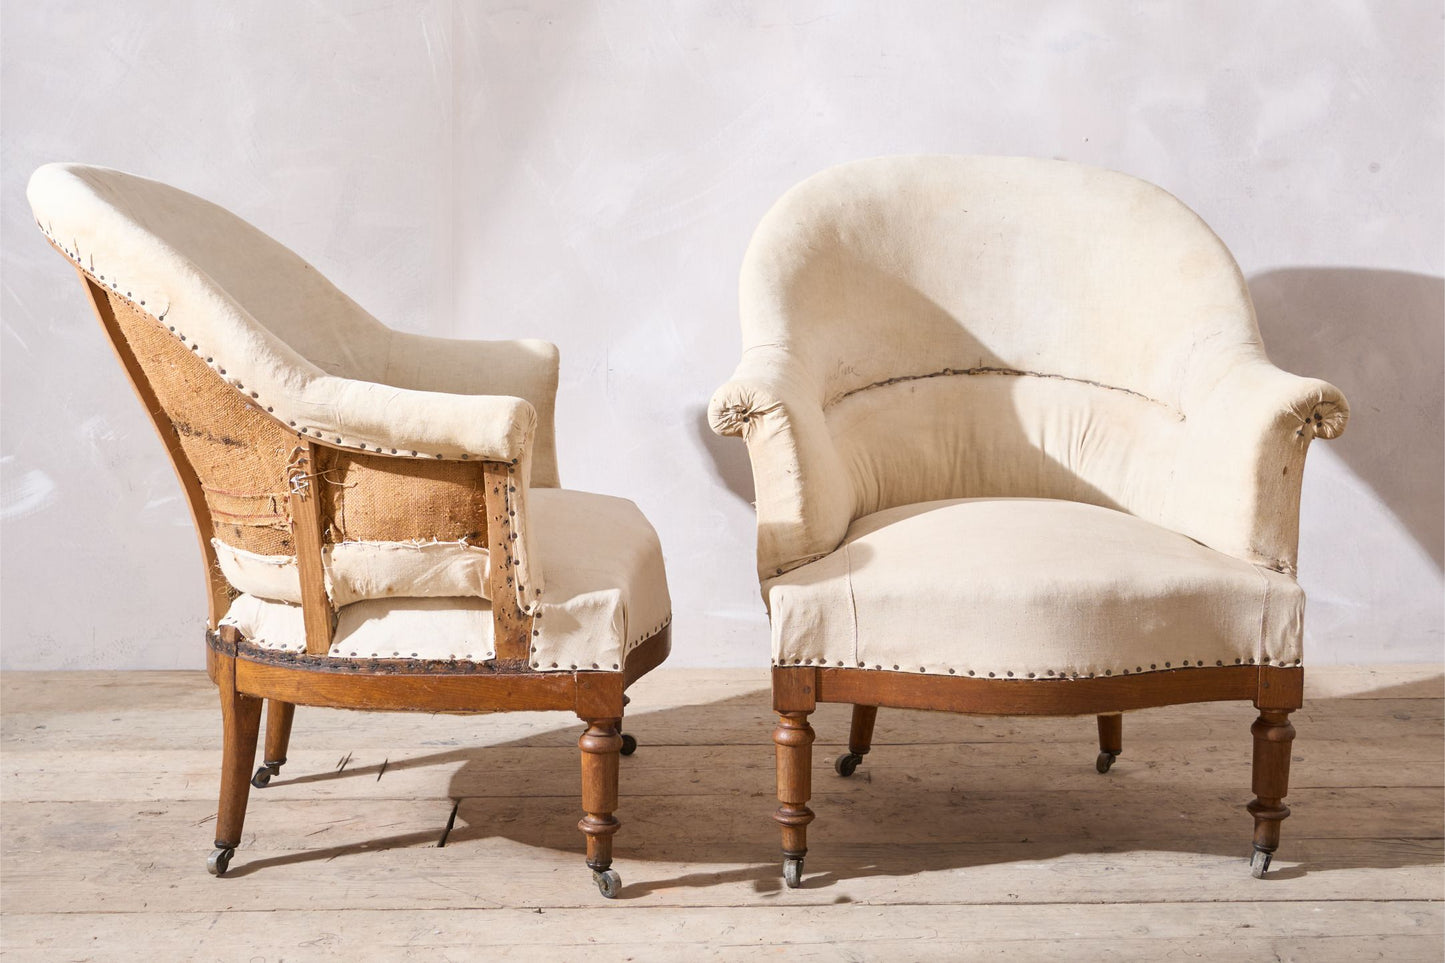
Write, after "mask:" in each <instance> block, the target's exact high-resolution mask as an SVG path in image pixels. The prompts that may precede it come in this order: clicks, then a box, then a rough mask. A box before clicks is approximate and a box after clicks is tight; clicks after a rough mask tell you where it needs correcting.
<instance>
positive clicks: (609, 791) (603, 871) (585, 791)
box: [577, 719, 622, 899]
mask: <svg viewBox="0 0 1445 963" xmlns="http://www.w3.org/2000/svg"><path fill="white" fill-rule="evenodd" d="M621 722H622V720H621V719H589V720H587V731H586V732H584V733H582V737H581V738H580V739H578V740H577V748H579V749H581V750H582V811H583V814H584V815H583V816H582V821H581V822H579V823H578V824H577V828H578V829H580V830H582V832H583V833H585V834H586V836H587V866H588V867H589V868H590V869H591V870H592V878H593V879H594V880H595V881H596V883H597V888H598V890H600V891H601V893H602V895H603V896H605V897H607V898H608V899H613V898H615V897H616V896H617V893H618V891H619V890H620V889H621V888H622V878H621V877H620V876H618V875H617V872H616V870H614V869H612V837H613V835H614V834H615V833H616V832H617V830H618V828H619V827H620V826H621V823H619V822H618V821H617V817H616V816H614V815H612V814H613V812H614V811H616V809H617V767H618V760H619V759H620V758H621V751H622V736H621V734H620V733H619V732H618V727H619V725H620V723H621Z"/></svg>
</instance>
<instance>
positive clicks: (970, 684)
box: [773, 665, 1304, 886]
mask: <svg viewBox="0 0 1445 963" xmlns="http://www.w3.org/2000/svg"><path fill="white" fill-rule="evenodd" d="M1303 699H1304V669H1303V668H1299V667H1285V668H1281V667H1275V666H1267V665H1230V666H1210V667H1196V668H1188V669H1174V670H1169V671H1162V672H1149V673H1144V674H1141V675H1130V676H1107V677H1097V676H1096V677H1094V678H1086V679H1072V678H1069V679H1064V678H1060V679H1023V680H1015V679H977V678H955V677H950V676H929V675H911V674H907V673H900V672H887V671H878V670H868V669H850V668H826V667H818V666H812V667H810V666H786V667H783V666H779V667H777V668H774V669H773V710H774V711H775V712H777V713H778V725H777V728H775V729H774V730H773V742H774V743H775V746H776V753H777V766H778V809H777V812H776V813H774V815H773V818H774V820H775V821H777V823H778V824H779V825H780V826H781V827H782V836H783V876H784V879H785V880H786V881H787V883H788V885H789V886H798V885H800V884H801V880H802V872H803V858H804V857H805V856H806V855H807V852H808V841H807V840H808V837H807V833H808V824H809V823H811V822H812V821H813V817H814V814H813V811H812V810H811V809H809V808H808V800H809V798H810V797H811V796H812V771H813V770H812V764H813V758H812V757H813V749H812V747H813V740H814V734H813V728H812V726H810V725H809V724H808V716H809V714H810V713H812V712H813V710H814V709H815V708H816V707H817V704H818V703H819V702H841V703H850V704H852V706H853V719H852V728H851V731H850V733H849V739H848V750H849V751H848V753H847V754H845V755H843V756H841V757H839V759H838V760H837V763H836V764H835V769H836V771H837V772H838V774H839V775H840V776H849V775H852V773H853V772H854V770H855V769H856V768H857V766H858V763H859V762H860V761H861V759H862V757H863V756H864V755H866V754H867V752H868V750H869V748H871V743H872V739H873V724H874V719H875V717H876V716H877V713H878V708H879V707H880V706H887V707H890V708H897V709H933V710H939V711H944V712H958V713H964V714H968V715H990V716H993V715H997V716H1018V715H1037V716H1078V715H1096V716H1098V724H1099V757H1098V760H1097V763H1096V767H1097V769H1098V771H1099V772H1100V773H1104V772H1107V771H1108V770H1109V768H1110V766H1111V765H1112V764H1113V761H1114V758H1115V757H1117V756H1118V755H1119V753H1120V752H1121V751H1122V749H1123V743H1122V721H1121V713H1123V712H1127V711H1130V710H1133V709H1148V708H1153V707H1156V706H1170V705H1181V704H1184V703H1190V702H1228V701H1235V700H1241V701H1249V702H1251V703H1253V704H1254V706H1255V708H1257V709H1258V710H1259V717H1258V719H1256V720H1255V722H1254V725H1253V726H1252V727H1251V728H1250V732H1251V733H1252V734H1253V736H1254V760H1253V778H1252V788H1253V791H1254V794H1255V798H1254V799H1253V800H1252V801H1251V802H1250V803H1249V804H1248V806H1246V810H1247V811H1248V812H1249V813H1250V815H1252V816H1253V817H1254V850H1253V854H1252V855H1251V858H1250V865H1251V870H1252V872H1253V874H1254V875H1255V876H1256V877H1261V876H1263V875H1264V873H1265V871H1266V870H1267V869H1268V868H1269V863H1270V859H1271V858H1272V856H1273V854H1274V852H1275V850H1276V849H1277V848H1278V847H1279V831H1280V823H1281V822H1282V821H1283V820H1284V819H1285V817H1287V816H1288V815H1289V807H1288V806H1286V805H1285V804H1284V797H1285V795H1286V794H1287V793H1288V791H1289V762H1290V746H1291V743H1292V742H1293V741H1294V735H1295V731H1294V726H1293V725H1292V724H1291V723H1290V721H1289V715H1290V713H1291V712H1293V711H1294V710H1295V709H1298V708H1299V707H1300V705H1301V704H1302V703H1303Z"/></svg>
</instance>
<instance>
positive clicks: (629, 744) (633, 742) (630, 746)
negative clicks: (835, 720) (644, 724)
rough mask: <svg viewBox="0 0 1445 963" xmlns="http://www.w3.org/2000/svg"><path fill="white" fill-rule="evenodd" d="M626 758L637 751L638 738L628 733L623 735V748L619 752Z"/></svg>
mask: <svg viewBox="0 0 1445 963" xmlns="http://www.w3.org/2000/svg"><path fill="white" fill-rule="evenodd" d="M617 751H618V752H620V753H622V754H623V755H624V756H630V755H632V754H633V753H634V752H636V751H637V737H636V736H634V735H630V734H628V733H626V732H624V733H623V734H622V748H621V749H619V750H617Z"/></svg>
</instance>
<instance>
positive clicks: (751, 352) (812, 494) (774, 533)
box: [708, 346, 854, 581]
mask: <svg viewBox="0 0 1445 963" xmlns="http://www.w3.org/2000/svg"><path fill="white" fill-rule="evenodd" d="M708 421H709V424H710V425H711V426H712V430H713V431H715V432H716V433H718V434H719V435H725V436H734V437H741V438H743V439H744V440H745V441H746V442H747V446H748V456H749V459H750V460H751V462H752V468H753V485H754V488H755V490H756V497H757V510H758V576H759V578H760V579H761V580H763V581H766V580H768V579H770V578H775V577H777V576H778V575H781V574H783V573H784V572H787V571H789V570H790V569H794V568H797V567H798V566H799V565H803V564H805V563H807V562H810V561H812V560H813V559H815V558H818V557H820V556H822V555H826V554H827V553H829V552H831V551H833V550H834V549H836V548H837V547H838V546H839V545H840V544H841V543H842V541H843V536H844V535H845V534H846V533H847V531H848V524H849V523H850V522H851V521H852V520H853V501H854V499H853V489H852V485H851V483H850V482H849V480H848V476H847V474H846V472H845V471H844V469H843V465H842V462H841V461H840V460H839V458H838V452H837V449H836V447H835V446H834V444H833V438H832V436H831V435H830V434H829V432H828V425H827V421H826V419H825V418H824V415H823V405H822V401H821V398H820V392H819V389H818V387H817V385H816V384H815V383H814V382H813V379H812V378H811V376H810V375H808V373H807V372H806V371H805V370H804V369H803V368H802V367H801V366H800V365H798V364H797V363H796V362H794V361H793V359H792V357H791V356H790V355H789V354H788V353H787V352H786V351H784V350H782V349H780V348H776V347H773V346H765V347H759V348H750V349H748V350H747V351H745V352H744V354H743V360H742V362H741V363H740V364H739V365H738V368H737V371H736V372H734V374H733V377H732V380H730V381H729V382H728V383H727V384H725V385H723V386H722V387H721V388H719V389H718V390H717V391H716V392H715V393H714V394H713V397H712V402H711V403H710V404H709V405H708Z"/></svg>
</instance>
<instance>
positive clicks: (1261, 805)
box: [1246, 709, 1294, 879]
mask: <svg viewBox="0 0 1445 963" xmlns="http://www.w3.org/2000/svg"><path fill="white" fill-rule="evenodd" d="M1290 711H1291V710H1289V709H1261V710H1259V718H1258V719H1256V720H1255V721H1254V725H1253V726H1251V727H1250V729H1249V731H1250V732H1251V733H1252V734H1253V735H1254V778H1253V788H1254V796H1255V798H1254V799H1253V800H1252V801H1251V802H1250V804H1249V806H1248V807H1246V808H1248V810H1249V813H1250V815H1251V816H1253V817H1254V853H1253V855H1252V856H1251V857H1250V870H1251V871H1252V872H1253V874H1254V876H1255V878H1256V879H1262V878H1263V877H1264V874H1265V872H1266V871H1267V870H1268V869H1269V863H1270V859H1271V858H1272V857H1273V856H1274V851H1275V850H1276V849H1278V848H1279V824H1280V823H1282V822H1283V821H1284V820H1285V818H1286V817H1287V816H1289V807H1288V806H1286V805H1285V804H1284V797H1285V795H1286V794H1287V793H1288V792H1289V755H1290V749H1291V747H1292V745H1293V743H1294V726H1293V725H1291V724H1290V721H1289V714H1290Z"/></svg>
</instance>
